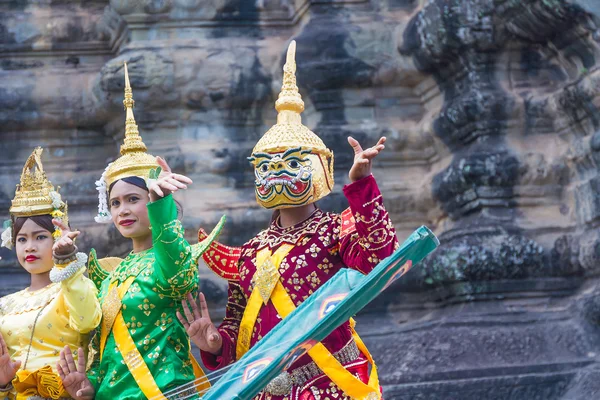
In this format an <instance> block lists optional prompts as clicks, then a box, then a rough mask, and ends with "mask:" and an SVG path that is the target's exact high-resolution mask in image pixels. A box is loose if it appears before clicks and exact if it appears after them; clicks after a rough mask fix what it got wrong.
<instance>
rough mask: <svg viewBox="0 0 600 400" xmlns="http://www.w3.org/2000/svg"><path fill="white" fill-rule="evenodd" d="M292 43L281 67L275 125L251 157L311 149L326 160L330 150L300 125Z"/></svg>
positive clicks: (299, 102)
mask: <svg viewBox="0 0 600 400" xmlns="http://www.w3.org/2000/svg"><path fill="white" fill-rule="evenodd" d="M295 57H296V41H295V40H292V42H291V43H290V45H289V47H288V51H287V58H286V61H285V65H284V66H283V85H282V86H281V93H279V98H278V99H277V101H276V102H275V109H276V110H277V112H278V114H277V123H276V124H275V125H273V126H272V127H271V129H269V130H268V131H267V132H266V133H265V134H264V135H263V137H262V138H261V139H260V140H259V141H258V142H257V143H256V145H255V146H254V149H253V150H252V153H253V154H256V153H276V152H280V151H285V150H287V149H290V148H294V147H302V148H305V149H311V150H312V152H313V153H317V154H322V155H325V156H327V157H329V156H331V155H332V152H331V150H329V149H328V148H327V146H325V143H323V141H322V140H321V138H319V137H318V136H317V135H316V134H315V133H314V132H312V131H311V130H310V129H308V128H307V127H306V126H304V125H302V116H301V115H300V113H301V112H302V111H304V101H302V96H301V95H300V92H299V91H298V86H297V85H296V60H295Z"/></svg>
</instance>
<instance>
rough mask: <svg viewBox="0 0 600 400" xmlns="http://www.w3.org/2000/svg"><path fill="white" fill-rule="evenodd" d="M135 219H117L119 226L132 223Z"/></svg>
mask: <svg viewBox="0 0 600 400" xmlns="http://www.w3.org/2000/svg"><path fill="white" fill-rule="evenodd" d="M134 222H135V221H134V220H133V219H124V220H122V221H119V225H121V226H129V225H131V224H133V223H134Z"/></svg>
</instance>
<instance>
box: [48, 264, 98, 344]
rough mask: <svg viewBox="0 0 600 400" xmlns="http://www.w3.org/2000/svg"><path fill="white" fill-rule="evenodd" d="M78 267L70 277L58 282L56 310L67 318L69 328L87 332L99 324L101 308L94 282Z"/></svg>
mask: <svg viewBox="0 0 600 400" xmlns="http://www.w3.org/2000/svg"><path fill="white" fill-rule="evenodd" d="M84 271H85V268H81V269H79V271H77V272H76V273H75V275H73V276H72V277H70V278H68V279H65V280H64V281H62V282H61V283H60V285H61V291H60V293H61V295H60V298H59V300H58V302H57V307H58V311H59V313H60V314H61V315H64V316H65V317H66V318H67V319H68V324H69V326H70V327H71V329H74V330H76V331H78V332H80V333H88V332H90V331H91V330H92V329H94V328H96V327H97V326H98V324H100V320H101V319H102V310H101V309H100V303H99V302H98V297H97V295H98V290H97V289H96V287H95V285H94V283H93V282H92V281H91V280H90V279H88V278H86V277H85V275H84V274H83V273H84Z"/></svg>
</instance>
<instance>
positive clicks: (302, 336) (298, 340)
mask: <svg viewBox="0 0 600 400" xmlns="http://www.w3.org/2000/svg"><path fill="white" fill-rule="evenodd" d="M438 245H439V241H438V239H437V238H436V237H435V235H434V234H433V233H432V232H431V231H430V230H429V229H428V228H427V227H424V226H422V227H420V228H419V229H417V230H416V231H415V232H413V234H412V235H410V237H409V238H408V239H407V240H406V241H405V242H404V243H403V244H402V246H400V248H399V249H398V250H397V251H395V252H394V254H392V255H391V256H390V257H388V258H386V259H385V260H383V261H381V262H380V263H379V265H378V266H377V267H376V268H375V269H374V270H373V271H371V273H369V274H368V275H362V274H361V273H359V272H357V271H355V270H351V269H343V270H342V271H340V272H338V273H337V274H336V275H335V276H334V277H333V278H331V279H330V280H329V281H327V282H326V283H325V284H324V285H323V286H321V287H320V288H319V290H317V291H316V292H315V293H314V294H313V295H312V296H310V297H309V298H308V299H307V300H306V301H304V303H302V304H301V305H300V307H298V308H297V309H296V310H294V312H292V313H291V314H290V315H289V316H288V317H287V318H285V319H284V320H283V321H282V322H280V323H279V324H278V325H277V326H276V327H275V328H274V329H273V330H272V331H271V332H269V334H268V335H266V336H265V337H264V338H263V339H262V340H261V341H260V342H258V343H257V344H256V345H255V346H254V347H253V348H252V349H251V350H250V351H249V352H248V353H246V354H245V355H244V357H242V358H241V359H240V360H239V361H237V362H236V363H235V364H233V366H231V368H230V369H229V370H228V371H227V373H226V374H224V375H223V376H222V377H221V378H220V379H219V381H218V382H217V383H215V384H214V386H213V387H212V388H211V389H210V390H209V391H208V392H206V393H205V394H204V396H203V397H202V399H203V400H218V399H243V400H247V399H251V398H252V397H254V396H255V395H256V394H257V393H258V392H260V391H261V390H262V389H263V388H264V387H265V386H266V385H267V384H268V383H269V382H270V381H271V380H272V379H273V378H275V377H276V376H277V375H278V374H279V373H281V372H282V371H283V370H285V369H286V368H287V367H288V366H289V365H291V364H292V363H293V362H294V361H295V360H296V359H297V358H298V357H300V356H302V355H303V354H305V353H306V352H307V351H308V350H309V349H310V348H311V347H312V346H313V345H314V344H316V343H318V342H320V341H321V340H323V339H324V338H325V337H326V336H327V335H329V334H330V333H331V332H332V331H333V330H334V329H335V328H337V327H338V326H340V325H341V324H342V323H344V322H346V321H347V320H348V319H350V317H352V316H353V315H355V314H356V313H357V312H358V311H360V310H361V309H362V308H364V307H365V306H366V305H367V304H369V302H370V301H371V300H373V299H374V298H375V297H377V295H379V293H381V292H382V291H383V290H385V288H387V287H388V286H389V285H390V284H391V283H392V282H394V281H395V280H396V279H398V278H400V277H401V276H402V275H404V274H405V273H406V272H408V271H409V270H410V269H411V268H412V267H413V266H415V265H416V264H417V263H419V262H420V261H421V260H422V259H423V258H425V257H426V256H427V255H428V254H429V253H431V252H432V251H433V250H434V249H435V248H436V247H437V246H438ZM172 394H175V392H174V391H172V392H171V393H165V396H166V397H167V398H169V396H170V395H172ZM173 398H174V397H173Z"/></svg>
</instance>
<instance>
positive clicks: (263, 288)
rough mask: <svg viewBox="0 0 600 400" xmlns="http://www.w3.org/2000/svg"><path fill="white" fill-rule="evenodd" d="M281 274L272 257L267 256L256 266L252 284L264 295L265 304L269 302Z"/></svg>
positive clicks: (261, 295)
mask: <svg viewBox="0 0 600 400" xmlns="http://www.w3.org/2000/svg"><path fill="white" fill-rule="evenodd" d="M279 276H280V275H279V272H278V271H277V267H276V266H275V264H273V261H272V260H271V257H267V259H266V260H265V261H264V262H263V263H262V264H260V265H259V266H258V267H257V268H256V272H255V273H254V276H253V277H252V284H253V285H254V288H255V289H256V290H258V292H259V293H260V297H262V300H263V302H264V303H265V305H266V304H267V303H268V302H269V299H270V298H271V293H273V289H275V286H276V285H277V282H279Z"/></svg>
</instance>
